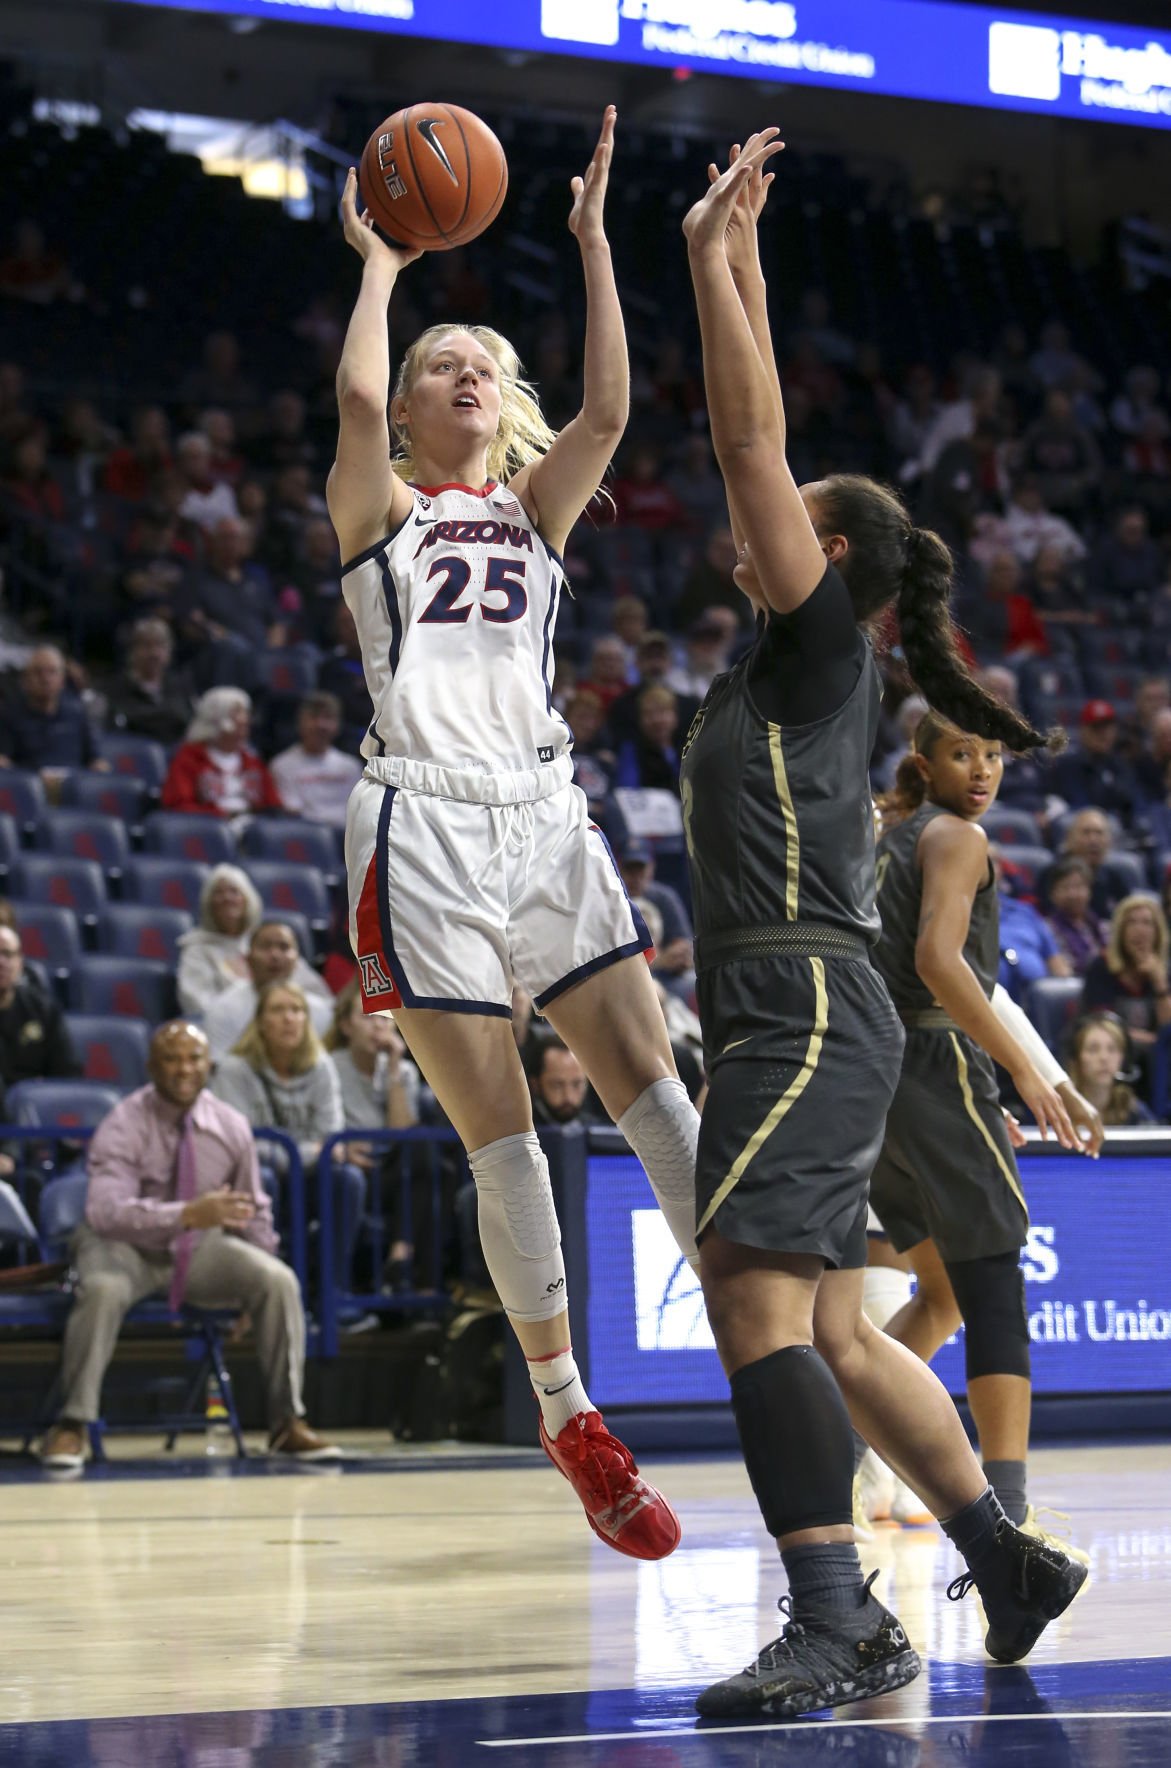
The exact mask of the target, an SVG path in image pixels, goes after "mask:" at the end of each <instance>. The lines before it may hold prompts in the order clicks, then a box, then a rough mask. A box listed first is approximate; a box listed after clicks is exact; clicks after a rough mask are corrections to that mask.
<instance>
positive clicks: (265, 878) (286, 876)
mask: <svg viewBox="0 0 1171 1768" xmlns="http://www.w3.org/2000/svg"><path fill="white" fill-rule="evenodd" d="M244 869H245V871H246V872H247V873H248V876H249V877H250V878H251V880H252V882H253V883H254V884H255V886H256V888H257V890H258V891H259V892H260V900H261V902H262V903H263V904H264V907H265V912H266V913H268V914H277V915H280V914H282V913H283V912H284V911H285V910H286V909H295V910H296V911H297V912H298V913H299V914H302V915H304V916H305V918H306V919H307V920H308V922H309V924H310V926H311V927H313V928H314V929H315V930H316V929H318V928H321V927H325V926H327V925H328V924H329V912H330V902H329V891H328V890H327V889H326V886H325V883H324V881H323V880H322V877H321V873H320V872H318V871H317V870H316V869H315V868H314V867H312V866H290V865H285V864H283V863H282V862H281V861H280V860H259V859H250V860H248V861H247V863H246V864H245V867H244Z"/></svg>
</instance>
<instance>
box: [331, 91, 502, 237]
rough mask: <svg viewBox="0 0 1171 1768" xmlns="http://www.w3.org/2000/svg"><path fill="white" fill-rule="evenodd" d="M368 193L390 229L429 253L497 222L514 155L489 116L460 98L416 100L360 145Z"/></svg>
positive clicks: (363, 180)
mask: <svg viewBox="0 0 1171 1768" xmlns="http://www.w3.org/2000/svg"><path fill="white" fill-rule="evenodd" d="M359 182H360V185H361V194H362V200H363V202H364V203H365V205H366V207H367V208H368V209H369V211H370V213H371V214H372V215H373V217H374V219H375V221H376V222H377V223H378V225H379V227H381V228H382V230H383V232H384V233H387V234H389V235H390V237H391V238H392V239H394V240H397V241H398V242H399V243H400V244H401V245H404V246H412V247H417V248H419V249H420V250H421V251H425V252H446V251H450V250H451V248H452V247H453V246H463V245H466V244H467V243H468V241H469V240H471V239H475V237H476V235H477V234H480V233H483V231H484V229H485V228H486V227H488V226H490V225H491V223H492V222H493V221H494V220H495V219H496V217H497V215H498V214H499V213H500V205H501V203H502V202H503V201H504V197H505V193H506V191H507V190H508V162H507V161H506V159H505V157H504V149H503V148H502V147H501V145H500V143H499V141H498V140H497V139H496V137H495V135H494V134H493V133H492V131H491V129H489V127H488V125H487V123H482V122H481V121H480V119H479V117H477V116H476V115H474V113H473V112H472V111H469V110H463V109H462V108H461V106H459V105H458V104H411V105H407V107H406V108H405V109H404V110H399V111H395V113H394V115H393V116H391V117H387V119H386V121H385V122H384V123H380V124H379V125H378V128H377V129H375V131H374V133H373V135H371V137H370V139H369V141H368V142H367V143H366V146H365V148H364V149H363V152H362V164H361V168H360V170H359Z"/></svg>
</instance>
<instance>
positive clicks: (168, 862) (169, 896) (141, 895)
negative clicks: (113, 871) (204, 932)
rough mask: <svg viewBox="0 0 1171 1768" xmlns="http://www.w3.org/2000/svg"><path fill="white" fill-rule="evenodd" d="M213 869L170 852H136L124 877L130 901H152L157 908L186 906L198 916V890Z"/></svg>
mask: <svg viewBox="0 0 1171 1768" xmlns="http://www.w3.org/2000/svg"><path fill="white" fill-rule="evenodd" d="M210 870H211V868H210V867H209V866H203V865H199V864H198V863H197V861H195V860H190V859H174V858H172V857H171V856H170V855H169V854H167V855H163V854H147V855H141V856H139V855H136V856H135V858H134V859H132V860H131V861H130V864H129V865H128V866H127V868H126V872H125V875H124V877H123V879H122V894H123V896H124V898H125V899H126V900H127V901H128V902H138V903H150V904H152V905H153V906H155V907H157V908H164V909H184V910H186V912H187V914H189V915H192V916H195V917H198V914H199V893H200V891H201V890H202V889H203V886H204V884H205V883H206V881H207V878H208V876H209V873H210Z"/></svg>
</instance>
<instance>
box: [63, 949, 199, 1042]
mask: <svg viewBox="0 0 1171 1768" xmlns="http://www.w3.org/2000/svg"><path fill="white" fill-rule="evenodd" d="M69 1004H70V1006H71V1007H72V1008H73V1009H74V1010H75V1011H76V1012H78V1013H112V1014H116V1015H117V1017H118V1018H120V1019H146V1020H149V1021H150V1023H151V1024H152V1025H157V1024H159V1022H160V1021H161V1020H163V1019H168V1018H170V1017H171V1016H172V1014H173V1013H174V1012H175V981H174V976H173V974H172V971H171V967H170V965H168V964H160V963H155V962H153V961H152V960H151V959H149V958H125V957H119V956H111V955H110V954H109V953H107V952H98V953H93V952H85V953H83V954H82V956H81V957H80V958H79V959H78V961H77V964H76V966H75V967H74V971H73V974H72V976H71V977H70V979H69Z"/></svg>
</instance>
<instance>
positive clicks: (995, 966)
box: [874, 804, 1000, 1014]
mask: <svg viewBox="0 0 1171 1768" xmlns="http://www.w3.org/2000/svg"><path fill="white" fill-rule="evenodd" d="M952 814H953V813H952V812H951V811H950V810H944V809H943V807H942V806H941V805H938V804H923V805H921V806H920V807H919V809H918V810H917V811H916V812H915V814H914V815H913V816H910V817H908V818H907V820H906V822H905V823H900V824H899V826H898V827H897V828H896V829H892V830H891V831H890V833H889V834H886V835H884V836H883V837H882V839H881V840H880V841H879V843H878V912H879V915H880V916H881V918H882V937H881V939H880V940H879V942H878V945H877V946H876V947H875V951H874V962H875V965H876V966H877V968H878V969H879V970H880V971H881V973H882V977H883V980H884V981H885V983H886V986H887V988H888V989H889V990H890V993H891V999H892V1000H893V1001H894V1004H895V1006H896V1007H897V1008H898V1010H899V1012H900V1013H904V1014H905V1013H921V1012H925V1011H926V1010H927V1009H928V1008H929V1007H932V1006H934V1005H935V1004H936V1003H935V997H934V996H933V995H932V993H931V990H930V989H929V988H928V987H927V985H926V983H925V982H924V981H923V979H922V978H921V977H920V975H919V972H918V971H917V970H916V968H915V944H916V941H917V940H918V937H919V912H920V909H921V907H922V902H923V871H922V867H921V866H920V864H919V837H920V836H921V835H922V833H923V831H924V829H925V828H926V827H927V825H928V823H931V822H934V820H935V818H936V817H940V816H951V815H952ZM964 957H965V958H966V959H967V962H968V964H969V965H970V967H971V969H972V970H973V971H974V973H975V976H976V979H977V981H978V982H979V984H980V987H981V988H982V989H983V990H984V993H985V994H986V995H987V996H988V998H989V1000H991V998H992V990H993V989H994V988H995V987H996V976H997V972H998V970H999V969H1000V904H999V902H998V901H997V896H996V883H995V880H994V879H993V876H992V868H991V865H990V866H989V868H988V877H987V878H986V879H985V881H984V883H983V884H982V885H981V887H980V889H979V890H978V891H977V892H976V897H975V900H974V902H973V903H972V913H971V918H970V919H969V922H968V937H967V939H966V940H965V941H964Z"/></svg>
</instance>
